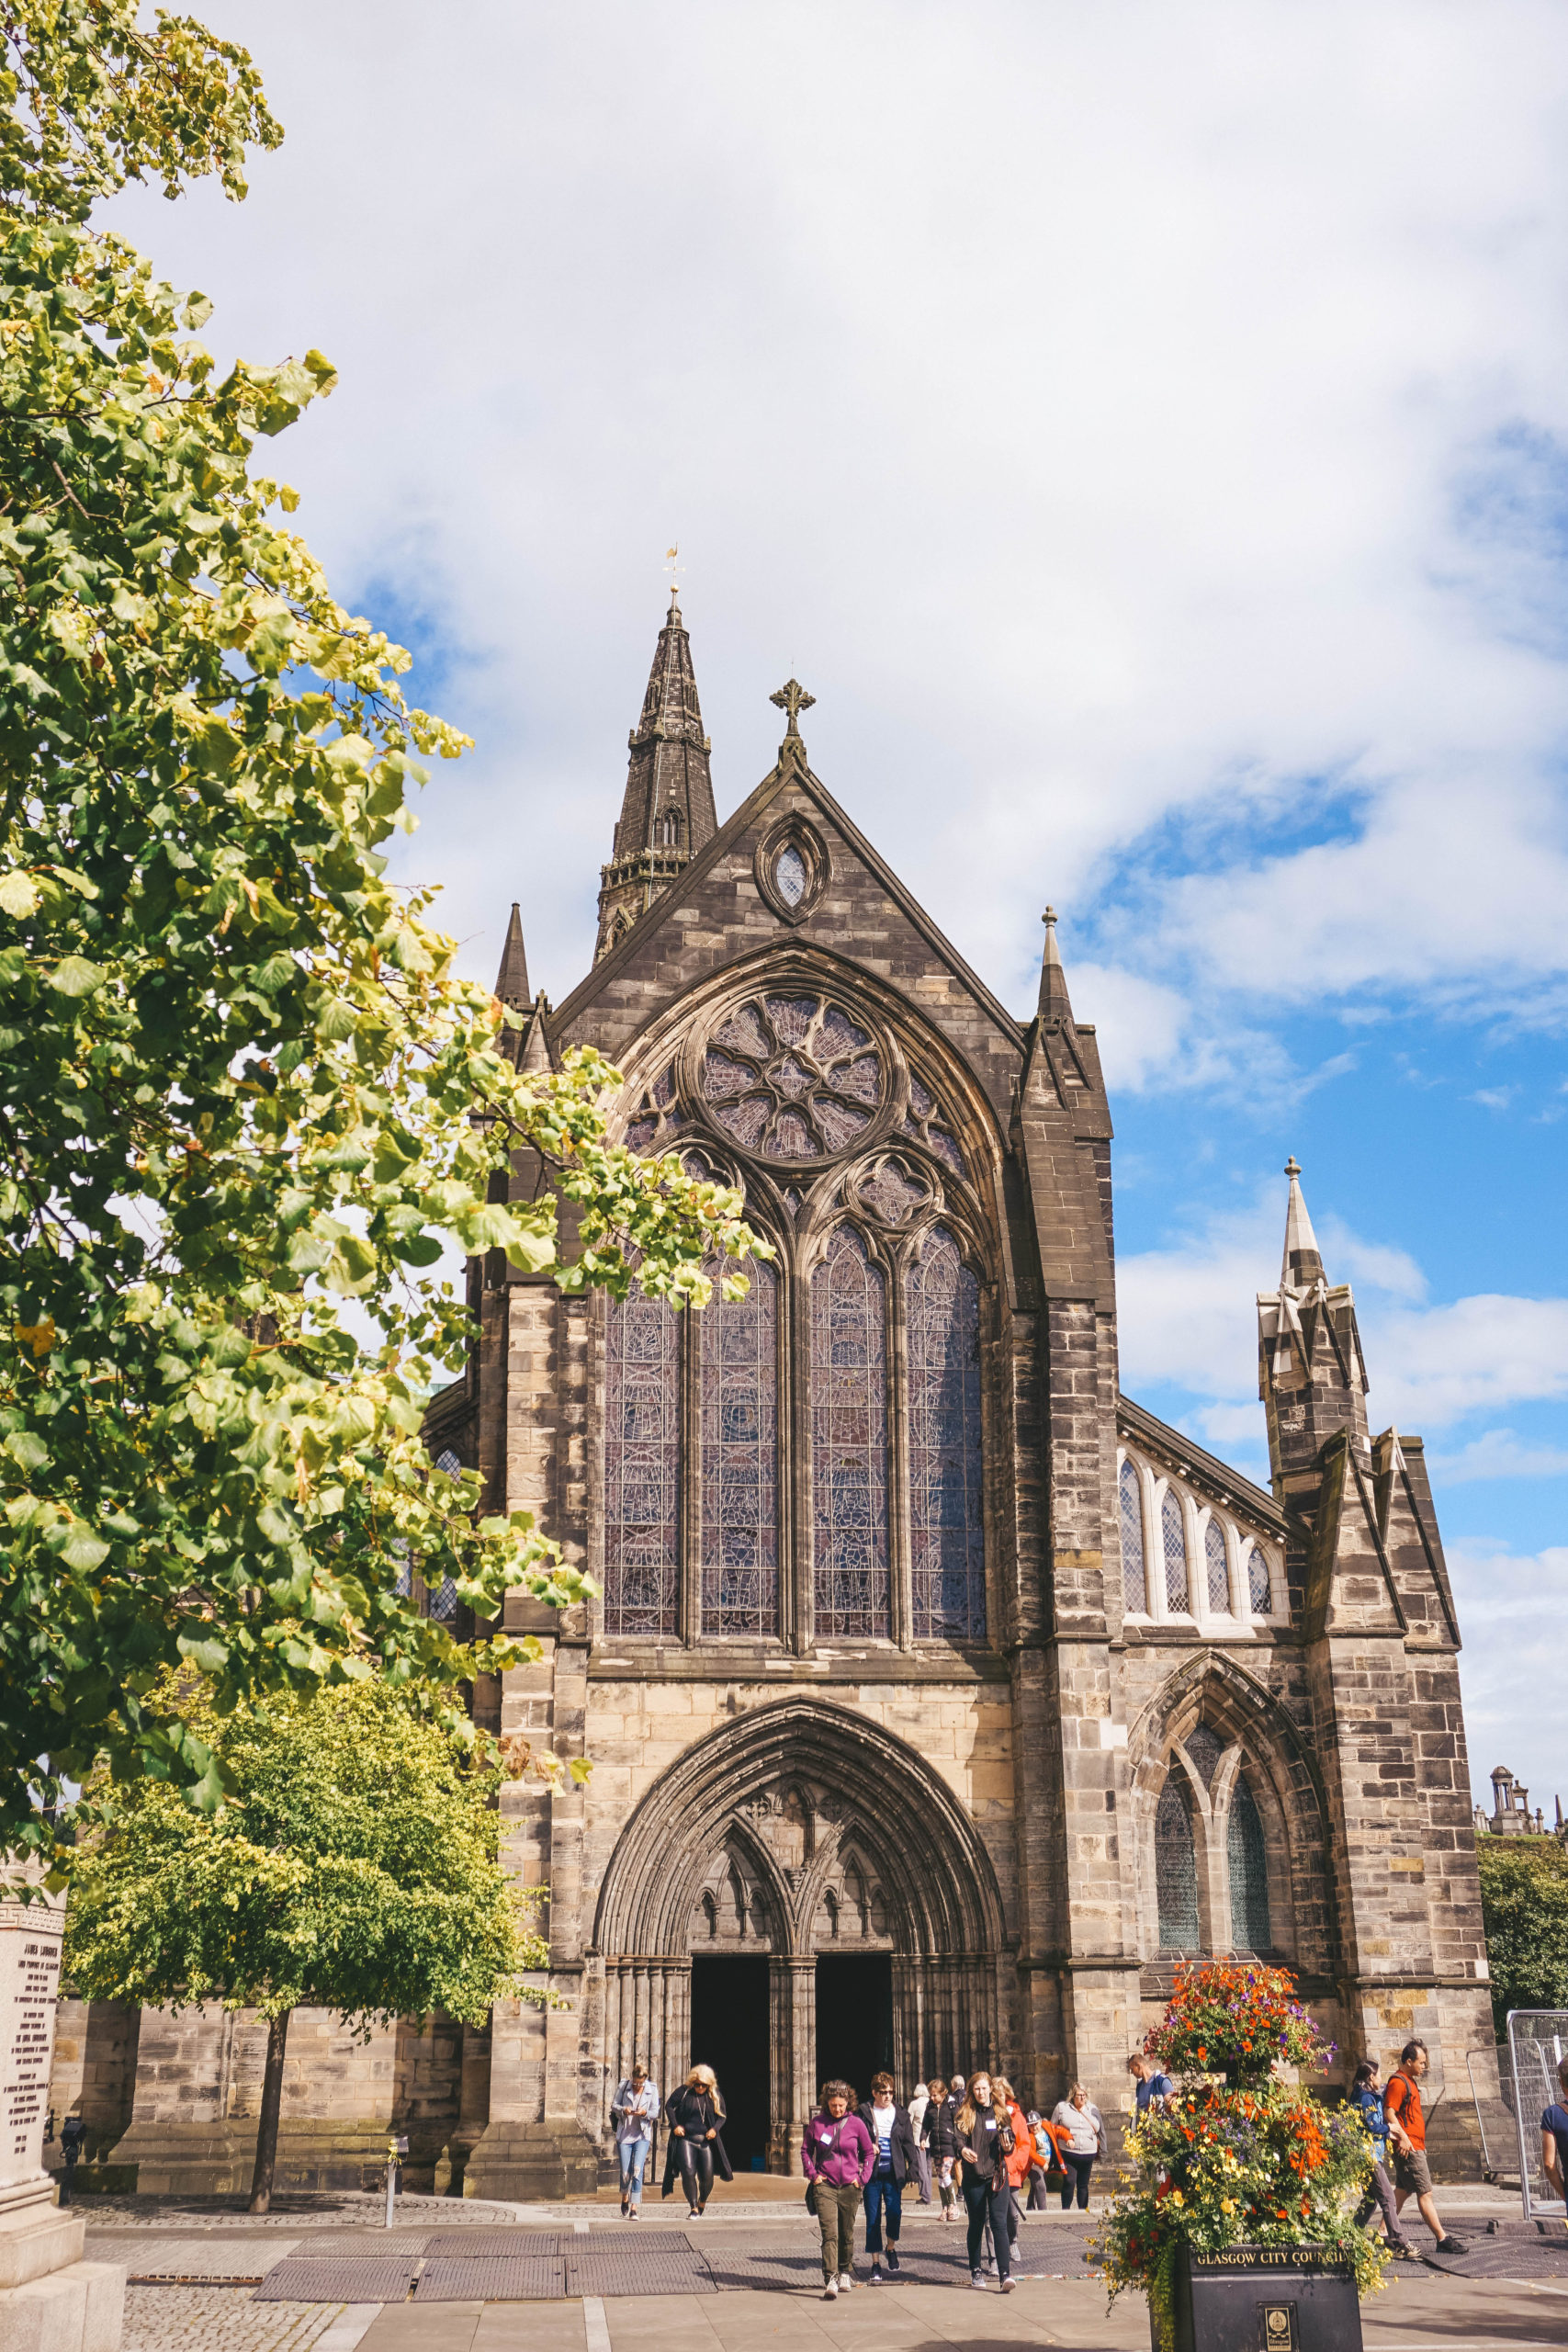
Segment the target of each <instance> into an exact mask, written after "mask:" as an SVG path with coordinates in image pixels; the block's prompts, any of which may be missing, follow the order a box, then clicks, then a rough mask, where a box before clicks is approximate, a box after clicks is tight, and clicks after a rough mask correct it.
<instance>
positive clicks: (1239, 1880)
mask: <svg viewBox="0 0 1568 2352" xmlns="http://www.w3.org/2000/svg"><path fill="white" fill-rule="evenodd" d="M1225 1845H1226V1852H1227V1859H1228V1860H1229V1863H1230V1880H1231V1942H1232V1944H1233V1945H1234V1946H1235V1949H1236V1951H1251V1952H1258V1953H1262V1952H1267V1951H1269V1947H1270V1945H1271V1944H1272V1942H1273V1930H1272V1928H1271V1926H1270V1923H1269V1849H1268V1847H1267V1845H1266V1844H1265V1842H1264V1837H1263V1819H1262V1815H1260V1814H1259V1812H1258V1801H1257V1799H1256V1798H1255V1797H1254V1795H1253V1793H1252V1791H1251V1790H1250V1789H1249V1788H1248V1787H1247V1778H1246V1775H1245V1774H1242V1775H1241V1776H1240V1777H1239V1778H1238V1779H1237V1781H1236V1783H1235V1788H1234V1789H1233V1790H1232V1792H1231V1808H1230V1821H1229V1824H1228V1827H1227V1834H1226V1839H1225Z"/></svg>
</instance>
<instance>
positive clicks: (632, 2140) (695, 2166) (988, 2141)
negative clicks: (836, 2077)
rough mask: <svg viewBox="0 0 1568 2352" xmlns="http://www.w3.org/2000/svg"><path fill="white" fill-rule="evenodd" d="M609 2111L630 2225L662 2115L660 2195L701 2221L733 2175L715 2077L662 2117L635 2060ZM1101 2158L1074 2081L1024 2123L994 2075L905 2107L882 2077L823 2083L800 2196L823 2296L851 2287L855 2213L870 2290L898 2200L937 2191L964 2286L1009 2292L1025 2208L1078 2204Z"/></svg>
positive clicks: (1091, 2109) (894, 2257)
mask: <svg viewBox="0 0 1568 2352" xmlns="http://www.w3.org/2000/svg"><path fill="white" fill-rule="evenodd" d="M610 2112H611V2116H612V2118H613V2120H614V2123H615V2150H616V2158H617V2162H618V2165H619V2171H620V2189H621V2211H622V2213H623V2214H624V2215H625V2216H626V2219H627V2220H628V2221H634V2222H635V2221H636V2220H637V2218H638V2214H639V2212H640V2210H641V2205H642V2189H643V2177H644V2175H645V2173H646V2172H647V2170H648V2165H649V2157H650V2156H651V2154H652V2153H653V2146H654V2141H655V2137H656V2134H657V2131H658V2127H659V2123H660V2118H661V2116H662V2120H663V2121H664V2122H665V2124H666V2125H667V2126H668V2135H669V2136H668V2139H667V2142H666V2146H665V2158H664V2182H663V2190H664V2194H665V2196H666V2197H668V2196H669V2195H670V2194H671V2190H672V2189H673V2188H674V2187H675V2185H676V2183H677V2182H679V2184H680V2187H681V2188H682V2192H683V2194H684V2196H685V2199H686V2203H687V2207H688V2209H689V2211H690V2214H691V2218H692V2219H693V2220H694V2221H697V2220H700V2219H701V2217H702V2215H703V2214H704V2213H705V2211H706V2210H707V2202H708V2199H709V2197H710V2196H711V2195H712V2193H713V2184H714V2180H715V2178H716V2177H717V2178H719V2179H721V2180H730V2179H732V2178H733V2177H734V2175H733V2173H732V2171H731V2168H730V2163H729V2158H728V2155H727V2154H726V2152H725V2145H724V2123H725V2113H724V2107H723V2102H722V2100H721V2098H720V2096H719V2089H718V2084H717V2081H716V2078H715V2075H714V2072H713V2069H712V2068H711V2067H710V2066H694V2067H693V2069H692V2071H691V2073H690V2074H689V2075H687V2076H686V2079H685V2081H684V2082H683V2083H682V2084H681V2085H680V2086H679V2087H678V2088H677V2089H676V2090H673V2091H671V2094H670V2097H669V2098H668V2099H667V2100H666V2101H665V2102H664V2104H663V2107H662V2109H661V2108H660V2098H659V2090H658V2086H657V2085H656V2084H654V2083H652V2082H650V2081H649V2075H648V2069H647V2068H646V2066H642V2065H635V2066H634V2067H633V2068H632V2071H631V2073H630V2074H629V2075H627V2077H626V2080H625V2081H624V2082H623V2083H622V2084H621V2086H620V2087H619V2088H618V2090H617V2091H616V2093H615V2098H614V2100H613V2101H612V2103H611V2109H610ZM1105 2153H1106V2136H1105V2123H1104V2120H1103V2118H1102V2117H1101V2115H1100V2109H1099V2108H1098V2107H1096V2106H1095V2104H1094V2102H1093V2101H1092V2099H1090V2098H1089V2094H1088V2092H1087V2091H1086V2090H1085V2089H1084V2087H1083V2086H1082V2084H1081V2083H1075V2084H1074V2086H1073V2087H1072V2090H1071V2091H1070V2093H1069V2094H1068V2096H1067V2097H1066V2098H1065V2099H1063V2100H1062V2101H1061V2102H1060V2103H1059V2104H1058V2106H1057V2107H1056V2109H1055V2111H1054V2113H1053V2114H1052V2115H1051V2117H1050V2118H1049V2119H1047V2118H1046V2117H1044V2116H1043V2115H1042V2114H1040V2113H1039V2112H1038V2111H1037V2110H1036V2109H1030V2110H1029V2112H1028V2113H1027V2114H1026V2113H1025V2112H1024V2110H1023V2109H1021V2107H1020V2105H1019V2103H1018V2100H1017V2099H1016V2098H1015V2097H1014V2096H1013V2089H1012V2086H1011V2084H1010V2082H1008V2080H1007V2079H1006V2077H1005V2076H1004V2075H988V2074H978V2075H971V2076H970V2077H969V2079H968V2080H967V2081H965V2079H964V2076H963V2075H954V2076H953V2078H952V2080H951V2081H947V2080H945V2079H943V2078H942V2077H940V2076H939V2077H937V2078H936V2079H935V2080H933V2081H931V2082H930V2083H920V2084H919V2085H917V2086H916V2089H915V2093H914V2096H913V2097H912V2098H911V2099H910V2101H909V2103H908V2106H907V2107H906V2106H904V2105H903V2104H901V2102H900V2101H899V2099H898V2098H897V2086H896V2085H895V2083H894V2080H893V2077H892V2075H888V2074H876V2075H873V2076H872V2079H871V2092H870V2096H869V2098H865V2099H862V2098H860V2097H859V2095H858V2093H857V2092H856V2091H855V2090H854V2088H853V2087H852V2086H851V2085H850V2084H848V2083H844V2082H838V2081H834V2082H828V2083H824V2084H823V2086H822V2088H821V2091H820V2093H819V2095H818V2109H817V2112H816V2114H815V2115H813V2117H812V2119H811V2120H810V2122H809V2123H808V2124H807V2128H806V2134H805V2138H804V2140H803V2142H802V2144H801V2165H802V2169H803V2170H804V2172H805V2174H806V2180H807V2202H808V2203H809V2204H810V2205H811V2207H812V2210H813V2211H814V2212H815V2213H816V2215H817V2219H818V2224H819V2225H820V2228H821V2232H822V2278H823V2293H824V2295H826V2296H828V2297H829V2298H836V2297H838V2296H839V2295H840V2294H842V2293H845V2292H847V2291H848V2290H849V2289H850V2288H851V2287H852V2286H853V2284H854V2233H855V2217H856V2214H857V2213H858V2212H859V2211H861V2210H862V2209H863V2210H864V2213H865V2251H866V2253H867V2254H868V2255H869V2256H870V2257H871V2283H872V2285H873V2286H877V2285H880V2283H881V2281H882V2278H883V2269H884V2264H885V2263H886V2269H887V2271H888V2273H890V2274H892V2273H896V2272H897V2268H898V2238H899V2233H900V2231H901V2229H902V2226H903V2213H904V2193H905V2190H906V2188H908V2187H909V2186H910V2185H911V2184H912V2185H913V2187H914V2189H915V2191H916V2193H917V2195H918V2196H919V2200H920V2202H921V2203H922V2204H924V2205H929V2204H931V2202H932V2196H933V2188H934V2193H935V2196H936V2197H937V2198H938V2199H940V2200H941V2204H942V2219H943V2221H944V2222H945V2221H952V2220H953V2219H954V2218H955V2217H956V2214H957V2210H958V2206H959V2202H960V2200H962V2203H963V2207H964V2212H965V2214H966V2217H967V2221H968V2255H969V2270H970V2278H971V2282H972V2283H973V2284H974V2285H975V2286H976V2287H983V2286H984V2285H985V2283H986V2276H987V2271H989V2272H992V2273H994V2275H995V2276H996V2278H997V2280H998V2285H999V2286H1000V2289H1001V2291H1002V2292H1003V2293H1004V2294H1010V2292H1011V2291H1012V2288H1013V2284H1014V2281H1015V2280H1016V2279H1017V2278H1021V2276H1022V2273H1021V2271H1020V2270H1019V2268H1018V2267H1017V2256H1016V2247H1017V2244H1018V2224H1019V2218H1020V2215H1021V2213H1022V2212H1023V2211H1024V2210H1025V2206H1026V2201H1027V2206H1028V2207H1029V2208H1031V2209H1033V2210H1035V2211H1039V2210H1043V2208H1044V2207H1045V2206H1046V2205H1047V2204H1048V2202H1049V2191H1050V2189H1051V2188H1055V2189H1056V2190H1057V2191H1058V2193H1059V2195H1060V2197H1061V2201H1062V2204H1063V2206H1064V2208H1066V2207H1070V2206H1071V2205H1072V2204H1073V2203H1074V2201H1075V2199H1076V2201H1077V2205H1078V2206H1079V2208H1080V2209H1087V2207H1088V2205H1089V2175H1090V2173H1091V2172H1092V2171H1093V2169H1094V2166H1095V2165H1096V2163H1097V2162H1098V2160H1099V2159H1100V2157H1101V2156H1103V2155H1104V2154H1105Z"/></svg>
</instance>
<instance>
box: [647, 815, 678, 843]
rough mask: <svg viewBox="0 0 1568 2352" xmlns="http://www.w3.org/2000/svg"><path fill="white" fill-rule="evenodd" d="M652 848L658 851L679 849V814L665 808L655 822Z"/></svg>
mask: <svg viewBox="0 0 1568 2352" xmlns="http://www.w3.org/2000/svg"><path fill="white" fill-rule="evenodd" d="M653 838H654V846H655V847H656V848H658V849H679V848H680V846H681V812H680V810H679V809H665V811H664V813H663V815H662V816H661V817H660V818H659V819H658V820H656V831H655V832H654V837H653Z"/></svg>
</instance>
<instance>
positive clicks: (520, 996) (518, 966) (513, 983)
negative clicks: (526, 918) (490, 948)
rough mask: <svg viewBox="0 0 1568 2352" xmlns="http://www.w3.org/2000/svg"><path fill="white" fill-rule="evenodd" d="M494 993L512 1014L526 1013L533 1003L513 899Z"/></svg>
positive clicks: (526, 957) (519, 921)
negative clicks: (509, 1007)
mask: <svg viewBox="0 0 1568 2352" xmlns="http://www.w3.org/2000/svg"><path fill="white" fill-rule="evenodd" d="M495 992H496V995H497V996H498V997H499V998H500V999H501V1001H502V1004H506V1005H510V1006H511V1008H512V1010H513V1012H526V1010H527V1008H528V1007H529V1005H531V1004H532V1003H533V1001H534V995H533V990H532V989H530V988H529V986H528V956H527V952H526V950H525V947H524V944H523V918H522V915H521V914H520V913H519V912H518V909H517V901H516V899H513V901H512V921H511V922H509V923H508V924H507V926H506V944H505V946H504V947H503V948H502V951H501V969H500V971H499V972H498V973H497V974H496V976H495Z"/></svg>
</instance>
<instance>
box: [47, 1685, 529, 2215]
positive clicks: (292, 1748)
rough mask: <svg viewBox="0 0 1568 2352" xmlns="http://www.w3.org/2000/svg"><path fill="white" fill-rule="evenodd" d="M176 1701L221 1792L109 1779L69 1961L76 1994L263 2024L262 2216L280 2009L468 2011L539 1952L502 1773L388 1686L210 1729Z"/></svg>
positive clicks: (90, 1844) (68, 1938)
mask: <svg viewBox="0 0 1568 2352" xmlns="http://www.w3.org/2000/svg"><path fill="white" fill-rule="evenodd" d="M181 1712H182V1713H184V1714H185V1715H186V1718H187V1719H188V1720H190V1721H191V1722H192V1723H193V1724H194V1726H195V1727H196V1729H197V1732H198V1733H203V1732H204V1733H205V1735H206V1737H205V1741H204V1744H209V1745H210V1746H211V1747H213V1748H214V1750H215V1752H216V1753H217V1754H218V1755H219V1756H220V1758H222V1761H223V1763H224V1765H225V1767H226V1768H227V1770H228V1772H229V1774H230V1776H231V1781H232V1783H233V1788H234V1794H233V1795H232V1796H231V1798H230V1800H229V1801H228V1803H226V1804H224V1805H223V1806H222V1807H221V1808H220V1811H219V1813H218V1814H217V1815H204V1814H201V1813H199V1812H197V1811H195V1810H193V1808H192V1807H190V1806H189V1805H187V1804H184V1803H183V1802H182V1800H181V1797H180V1795H179V1793H178V1792H177V1791H176V1790H175V1789H174V1788H173V1787H171V1785H170V1784H169V1783H168V1782H167V1781H156V1780H152V1779H143V1780H141V1781H138V1782H137V1783H135V1784H134V1785H133V1786H131V1787H130V1789H128V1790H126V1791H123V1792H118V1795H117V1801H116V1808H115V1817H114V1820H113V1822H112V1825H111V1826H98V1827H96V1828H95V1829H93V1830H90V1831H89V1832H88V1833H87V1835H86V1837H85V1839H84V1842H83V1844H82V1845H81V1846H80V1847H79V1848H78V1849H77V1854H76V1857H75V1869H74V1871H73V1882H72V1892H71V1901H70V1905H69V1906H68V1908H67V1911H66V1920H65V1966H66V1973H67V1974H68V1976H69V1978H70V1980H71V1982H72V1983H73V1985H74V1986H75V1988H76V1990H77V1991H78V1993H80V1994H81V1995H83V1996H85V1997H86V1998H88V1999H94V2000H113V2001H132V2002H136V2003H138V2004H139V2005H140V2006H141V2007H174V2008H176V2009H177V2008H179V2007H182V2006H184V2005H186V2004H188V2003H193V2002H198V2001H221V2002H222V2003H223V2005H224V2007H227V2008H231V2009H238V2008H255V2009H259V2010H260V2011H261V2012H262V2014H263V2015H264V2016H265V2018H267V2020H268V2030H267V2048H266V2072H265V2078H264V2082H263V2088H262V2107H261V2120H260V2123H259V2125H258V2128H257V2133H256V2161H255V2175H254V2181H253V2184H252V2193H251V2211H253V2212H256V2213H265V2211H266V2210H267V2206H268V2202H269V2199H270V2197H271V2193H272V2184H273V2173H274V2168H275V2165H276V2153H277V2120H278V2109H279V2105H280V2102H281V2098H282V2092H283V2062H284V2054H285V2050H286V2046H287V2042H288V2019H289V2014H290V2012H291V2011H292V2010H293V2009H295V2008H297V2007H300V2006H301V2005H306V2006H309V2007H316V2008H326V2009H332V2010H335V2011H336V2012H337V2013H338V2014H339V2015H341V2016H342V2017H344V2018H346V2019H347V2020H348V2021H349V2022H350V2023H351V2024H353V2025H356V2026H359V2027H361V2028H364V2029H368V2028H369V2027H370V2026H371V2025H373V2024H376V2023H383V2024H385V2023H390V2022H391V2021H392V2020H394V2019H395V2018H400V2017H415V2018H417V2017H424V2016H427V2015H428V2014H429V2013H430V2012H431V2011H432V2010H434V2009H442V2010H445V2011H446V2014H447V2015H448V2016H449V2017H452V2018H460V2019H462V2020H464V2021H465V2022H467V2023H468V2024H471V2025H481V2024H483V2023H484V2021H485V2019H486V2018H488V2016H489V2014H490V2010H491V2004H492V2003H493V2002H495V2001H497V2000H499V1999H501V1998H502V1997H504V1996H508V1995H516V1994H518V1993H520V1992H521V1993H525V1992H526V1988H525V1987H524V1986H522V1985H520V1984H519V1983H518V1975H519V1972H520V1971H522V1970H525V1969H531V1968H537V1967H540V1966H542V1965H543V1963H544V1960H545V1948H544V1944H543V1941H542V1939H540V1937H539V1935H538V1933H537V1929H536V1924H535V1922H534V1921H533V1919H532V1918H531V1917H527V1916H525V1911H524V1905H525V1903H526V1902H527V1901H528V1897H527V1896H526V1895H525V1893H524V1891H523V1890H521V1889H520V1888H518V1887H517V1886H516V1885H515V1884H514V1883H513V1882H512V1881H511V1880H510V1879H509V1878H508V1877H507V1876H506V1875H505V1873H504V1872H503V1871H502V1869H501V1866H500V1864H499V1862H498V1860H497V1836H498V1831H499V1826H500V1815H499V1814H498V1813H497V1812H496V1810H495V1807H494V1805H493V1804H492V1803H491V1798H492V1796H493V1794H494V1792H495V1789H496V1786H497V1784H498V1781H499V1780H500V1777H501V1769H502V1768H501V1767H500V1765H499V1764H496V1765H493V1766H476V1764H475V1762H474V1759H473V1758H472V1756H471V1754H470V1753H468V1751H466V1750H465V1749H464V1748H463V1747H461V1746H460V1745H459V1744H457V1743H456V1742H455V1741H454V1740H453V1738H452V1737H451V1736H450V1734H449V1733H448V1732H446V1731H444V1730H443V1729H442V1728H441V1727H440V1726H439V1725H437V1724H433V1723H426V1722H423V1721H421V1720H419V1719H418V1718H417V1717H415V1716H412V1715H411V1714H410V1713H409V1710H408V1708H407V1707H406V1705H405V1704H404V1703H403V1702H402V1699H401V1697H400V1694H399V1693H398V1692H396V1691H393V1690H391V1689H389V1687H388V1685H387V1684H385V1683H384V1682H382V1681H380V1680H376V1681H372V1682H368V1683H357V1684H355V1683H350V1684H344V1685H339V1686H335V1687H333V1686H329V1687H326V1688H323V1689H322V1690H321V1691H319V1692H318V1693H317V1695H316V1696H315V1697H314V1698H313V1699H311V1700H310V1701H308V1702H298V1701H294V1700H290V1699H288V1698H287V1697H275V1698H272V1699H269V1700H267V1701H265V1702H263V1703H261V1704H259V1705H257V1706H254V1707H249V1706H244V1705H242V1706H240V1707H239V1708H237V1709H236V1710H235V1711H234V1713H232V1714H231V1715H230V1716H229V1718H228V1720H227V1721H226V1722H224V1723H220V1724H214V1723H213V1722H212V1720H211V1719H210V1715H209V1710H208V1708H207V1706H206V1703H205V1701H204V1700H203V1701H202V1702H198V1703H197V1704H195V1705H193V1704H191V1703H190V1702H186V1703H184V1704H183V1706H182V1709H181Z"/></svg>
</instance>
